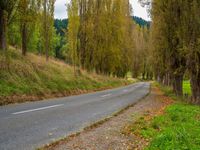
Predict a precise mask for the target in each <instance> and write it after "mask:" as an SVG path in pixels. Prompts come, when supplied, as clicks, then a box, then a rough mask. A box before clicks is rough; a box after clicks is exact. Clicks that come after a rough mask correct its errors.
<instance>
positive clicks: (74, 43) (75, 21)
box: [68, 0, 80, 75]
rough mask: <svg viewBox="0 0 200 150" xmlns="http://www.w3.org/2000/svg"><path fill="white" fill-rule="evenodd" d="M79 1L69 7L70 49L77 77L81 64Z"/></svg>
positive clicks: (74, 1)
mask: <svg viewBox="0 0 200 150" xmlns="http://www.w3.org/2000/svg"><path fill="white" fill-rule="evenodd" d="M78 6H79V5H78V1H77V0H72V1H71V3H70V4H69V5H68V17H69V24H68V42H69V49H70V52H71V57H72V60H73V66H74V75H76V65H78V64H79V56H78V52H77V51H78V31H79V24H80V23H79V14H78V13H79V12H78V8H79V7H78Z"/></svg>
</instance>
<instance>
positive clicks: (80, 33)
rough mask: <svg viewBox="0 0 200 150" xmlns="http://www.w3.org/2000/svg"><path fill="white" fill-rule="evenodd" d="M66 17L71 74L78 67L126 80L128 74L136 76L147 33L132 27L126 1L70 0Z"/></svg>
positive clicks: (143, 54) (141, 60) (144, 30)
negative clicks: (67, 20)
mask: <svg viewBox="0 0 200 150" xmlns="http://www.w3.org/2000/svg"><path fill="white" fill-rule="evenodd" d="M68 15H69V25H68V34H67V35H68V36H67V38H68V46H69V49H70V53H71V56H72V61H73V64H74V70H76V68H75V67H76V66H78V67H81V68H83V69H86V70H88V71H93V70H95V71H96V72H97V73H101V74H106V75H113V76H118V77H125V76H126V74H127V72H128V71H133V72H134V76H135V77H136V76H138V75H139V73H140V72H141V67H142V65H141V64H143V62H145V60H143V59H144V58H142V57H144V56H145V50H147V48H146V47H144V44H146V43H144V41H145V40H146V37H145V36H146V35H145V34H148V31H147V28H145V29H141V28H140V27H138V26H137V25H135V24H134V22H133V20H132V17H131V7H130V4H129V0H109V1H108V0H73V1H71V3H70V4H69V5H68ZM136 36H137V37H136ZM142 42H143V43H142ZM142 51H143V53H141V52H142ZM134 58H135V59H134ZM143 65H145V64H143ZM145 71H146V70H145ZM145 74H146V73H144V76H145ZM149 77H150V76H149Z"/></svg>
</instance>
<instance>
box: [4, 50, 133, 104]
mask: <svg viewBox="0 0 200 150" xmlns="http://www.w3.org/2000/svg"><path fill="white" fill-rule="evenodd" d="M132 82H133V81H127V80H125V79H118V78H112V77H107V76H101V75H97V74H95V73H87V72H86V71H84V70H81V75H80V76H78V77H75V76H74V74H73V68H72V67H71V66H69V65H67V64H65V63H64V62H62V61H58V60H53V59H50V60H49V61H48V62H46V60H45V58H44V57H42V56H37V55H34V54H30V53H29V54H27V56H26V57H23V56H22V55H21V54H20V52H19V51H17V50H9V51H8V52H7V54H6V55H3V54H1V55H0V105H5V104H10V103H18V102H25V101H35V100H39V99H46V98H52V97H63V96H68V95H75V94H81V93H86V92H92V91H97V90H103V89H108V88H113V87H119V86H123V85H127V84H130V83H132Z"/></svg>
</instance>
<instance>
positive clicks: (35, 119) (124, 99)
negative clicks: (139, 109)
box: [0, 82, 150, 150]
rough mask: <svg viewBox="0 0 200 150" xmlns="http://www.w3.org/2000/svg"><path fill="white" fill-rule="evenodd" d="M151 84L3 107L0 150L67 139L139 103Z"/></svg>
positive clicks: (0, 109) (0, 111) (18, 149)
mask: <svg viewBox="0 0 200 150" xmlns="http://www.w3.org/2000/svg"><path fill="white" fill-rule="evenodd" d="M149 87H150V85H149V83H145V82H140V83H136V84H133V85H129V86H126V87H122V88H117V89H112V90H105V91H101V92H96V93H90V94H84V95H79V96H71V97H65V98H58V99H52V100H45V101H39V102H29V103H24V104H15V105H8V106H3V107H0V150H30V149H36V148H38V147H40V146H43V145H44V144H48V143H50V142H52V141H54V140H56V139H59V138H62V137H65V136H67V135H69V134H72V133H74V132H76V131H79V130H81V129H82V128H84V127H86V126H88V125H90V124H92V123H93V122H96V121H99V120H101V119H103V118H105V117H108V116H110V115H112V114H113V113H115V112H117V111H119V110H121V109H123V108H125V107H127V106H128V105H130V104H134V103H136V102H137V101H138V100H140V99H141V98H143V97H144V96H145V95H146V94H147V93H148V92H149Z"/></svg>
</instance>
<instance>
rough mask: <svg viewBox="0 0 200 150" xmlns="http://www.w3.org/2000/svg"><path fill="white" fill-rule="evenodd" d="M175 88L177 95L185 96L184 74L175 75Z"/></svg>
mask: <svg viewBox="0 0 200 150" xmlns="http://www.w3.org/2000/svg"><path fill="white" fill-rule="evenodd" d="M173 90H174V92H175V94H176V95H177V96H183V75H175V76H174V82H173Z"/></svg>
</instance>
